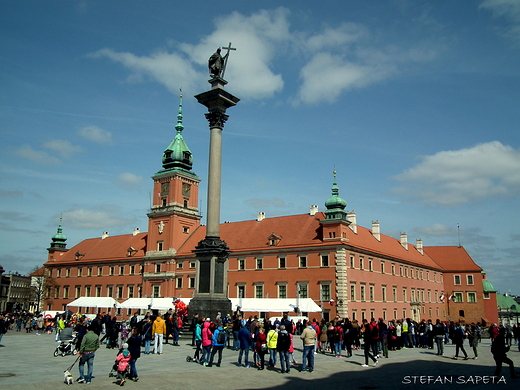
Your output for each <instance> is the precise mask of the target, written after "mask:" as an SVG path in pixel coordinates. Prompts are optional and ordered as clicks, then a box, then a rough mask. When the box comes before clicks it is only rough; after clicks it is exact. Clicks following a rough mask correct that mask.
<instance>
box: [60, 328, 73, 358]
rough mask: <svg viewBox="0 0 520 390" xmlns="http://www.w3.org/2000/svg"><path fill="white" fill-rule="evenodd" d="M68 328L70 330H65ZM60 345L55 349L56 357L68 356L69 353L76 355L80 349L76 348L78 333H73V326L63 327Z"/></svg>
mask: <svg viewBox="0 0 520 390" xmlns="http://www.w3.org/2000/svg"><path fill="white" fill-rule="evenodd" d="M67 329H70V330H71V331H70V332H65V331H66V330H67ZM59 343H60V344H59V345H58V346H57V347H56V349H55V350H54V357H57V356H58V355H61V356H67V355H76V354H77V353H78V351H77V350H76V335H75V334H72V329H71V328H66V329H63V330H62V331H61V333H60V340H59Z"/></svg>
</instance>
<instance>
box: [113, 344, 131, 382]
mask: <svg viewBox="0 0 520 390" xmlns="http://www.w3.org/2000/svg"><path fill="white" fill-rule="evenodd" d="M125 353H126V354H127V355H126V354H125ZM121 354H125V355H124V356H123V357H122V358H121V357H120V355H121ZM129 360H130V354H129V353H128V344H123V348H121V349H120V350H119V352H118V353H117V357H116V360H115V361H114V364H113V365H112V369H111V370H110V372H109V373H108V377H109V378H113V377H115V378H117V381H116V383H117V384H118V385H119V386H124V385H125V382H126V378H127V377H129V376H130V364H128V361H129ZM121 365H123V366H124V370H123V371H120V370H119V369H120V366H121Z"/></svg>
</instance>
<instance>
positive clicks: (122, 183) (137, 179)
mask: <svg viewBox="0 0 520 390" xmlns="http://www.w3.org/2000/svg"><path fill="white" fill-rule="evenodd" d="M142 182H143V178H142V177H141V176H137V175H136V174H133V173H129V172H124V173H121V174H120V175H119V176H118V177H117V179H116V185H118V186H119V187H121V188H124V189H127V190H129V189H133V188H135V187H137V186H139V185H140V184H141V183H142Z"/></svg>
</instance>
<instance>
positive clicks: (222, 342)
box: [207, 322, 227, 367]
mask: <svg viewBox="0 0 520 390" xmlns="http://www.w3.org/2000/svg"><path fill="white" fill-rule="evenodd" d="M226 342H227V332H226V331H225V330H224V328H223V327H222V322H219V323H218V325H217V329H215V332H214V333H213V338H212V339H211V357H210V358H209V364H208V366H207V367H211V366H212V365H213V358H214V357H215V354H216V353H217V352H218V363H217V364H216V366H217V367H220V363H222V350H223V349H224V347H225V346H226Z"/></svg>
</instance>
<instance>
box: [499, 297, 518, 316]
mask: <svg viewBox="0 0 520 390" xmlns="http://www.w3.org/2000/svg"><path fill="white" fill-rule="evenodd" d="M497 306H498V307H499V310H508V311H511V312H514V313H518V312H520V305H519V304H518V302H516V301H515V300H514V299H513V297H511V296H509V295H505V294H497Z"/></svg>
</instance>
